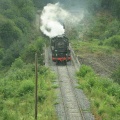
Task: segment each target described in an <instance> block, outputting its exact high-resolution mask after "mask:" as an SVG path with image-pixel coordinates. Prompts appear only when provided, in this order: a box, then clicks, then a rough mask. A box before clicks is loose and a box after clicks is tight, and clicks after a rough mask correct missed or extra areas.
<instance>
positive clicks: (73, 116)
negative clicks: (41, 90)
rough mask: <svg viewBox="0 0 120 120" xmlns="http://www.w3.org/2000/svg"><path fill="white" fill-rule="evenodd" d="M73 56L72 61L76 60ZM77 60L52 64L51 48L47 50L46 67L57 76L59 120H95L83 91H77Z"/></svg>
mask: <svg viewBox="0 0 120 120" xmlns="http://www.w3.org/2000/svg"><path fill="white" fill-rule="evenodd" d="M74 57H75V56H74V55H72V59H74ZM74 62H75V60H73V61H72V62H71V64H68V65H61V64H58V65H56V63H54V62H52V59H51V51H50V48H49V47H48V48H45V65H46V66H49V67H50V68H51V69H52V70H53V71H54V72H55V73H56V75H57V79H56V84H57V85H58V86H59V87H58V88H57V92H58V98H57V103H58V104H56V111H57V114H58V119H59V120H94V117H93V115H92V114H91V113H90V112H89V111H90V105H89V102H88V100H87V98H86V97H85V95H84V93H83V92H82V90H80V89H77V88H76V86H77V82H76V80H75V71H76V66H77V65H75V63H74Z"/></svg>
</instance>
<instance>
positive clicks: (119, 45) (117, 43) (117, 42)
mask: <svg viewBox="0 0 120 120" xmlns="http://www.w3.org/2000/svg"><path fill="white" fill-rule="evenodd" d="M105 44H107V45H109V46H112V47H114V48H116V49H120V35H114V36H112V37H110V38H109V39H108V40H107V41H106V43H105Z"/></svg>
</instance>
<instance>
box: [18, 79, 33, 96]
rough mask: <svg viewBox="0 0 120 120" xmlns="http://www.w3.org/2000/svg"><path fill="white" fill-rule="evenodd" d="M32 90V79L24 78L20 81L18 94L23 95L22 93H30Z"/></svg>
mask: <svg viewBox="0 0 120 120" xmlns="http://www.w3.org/2000/svg"><path fill="white" fill-rule="evenodd" d="M33 90H34V83H33V81H32V80H24V81H22V82H21V84H20V87H19V90H18V94H19V96H23V95H24V94H27V93H31V92H33Z"/></svg>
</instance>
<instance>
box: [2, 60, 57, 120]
mask: <svg viewBox="0 0 120 120" xmlns="http://www.w3.org/2000/svg"><path fill="white" fill-rule="evenodd" d="M38 70H39V71H38V120H56V119H57V118H56V112H55V108H54V101H55V98H56V97H55V91H54V88H53V87H52V86H53V83H52V81H53V79H54V78H55V76H54V74H53V73H52V72H50V70H49V69H48V68H45V67H44V66H40V67H39V69H38ZM34 72H35V70H34V64H25V63H24V62H23V61H22V60H21V58H18V59H16V60H15V62H14V63H13V64H12V66H11V68H10V69H9V70H8V72H7V73H6V74H3V77H1V78H0V85H1V86H0V120H34V101H35V100H34V79H35V76H34Z"/></svg>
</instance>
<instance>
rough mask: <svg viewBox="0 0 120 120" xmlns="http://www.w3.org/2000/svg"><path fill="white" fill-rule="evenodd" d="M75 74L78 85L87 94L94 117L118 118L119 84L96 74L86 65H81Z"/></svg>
mask: <svg viewBox="0 0 120 120" xmlns="http://www.w3.org/2000/svg"><path fill="white" fill-rule="evenodd" d="M83 71H87V72H86V74H84V75H83V74H82V73H84V72H83ZM77 76H78V80H79V87H80V88H82V89H83V90H84V91H85V93H86V94H87V95H88V96H89V99H90V101H91V104H92V111H93V113H94V115H95V118H96V119H98V118H99V119H107V120H109V119H116V120H118V118H119V117H118V116H119V112H118V110H119V107H118V106H120V104H119V103H120V101H119V100H120V99H119V98H120V86H119V85H118V84H117V83H114V82H113V81H112V80H110V79H107V78H102V77H99V76H97V75H96V74H95V73H94V71H93V70H92V69H91V68H90V67H88V66H86V65H82V66H81V68H80V70H79V71H78V73H77ZM103 91H104V92H103ZM99 119H98V120H99Z"/></svg>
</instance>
